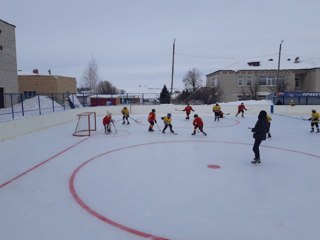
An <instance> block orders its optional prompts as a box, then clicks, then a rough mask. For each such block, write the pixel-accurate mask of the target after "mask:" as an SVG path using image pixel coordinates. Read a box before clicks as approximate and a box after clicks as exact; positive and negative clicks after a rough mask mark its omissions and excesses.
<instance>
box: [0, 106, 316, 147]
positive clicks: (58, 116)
mask: <svg viewBox="0 0 320 240" xmlns="http://www.w3.org/2000/svg"><path fill="white" fill-rule="evenodd" d="M122 107H123V105H122V106H108V107H90V108H78V109H72V110H69V111H64V112H56V113H52V114H48V115H42V116H35V117H29V118H24V119H17V120H12V121H8V122H3V123H0V132H1V135H0V141H3V140H6V139H9V138H14V137H16V136H20V135H23V134H27V133H32V132H34V131H38V130H41V129H44V128H48V127H52V126H55V125H59V124H63V123H66V122H70V121H74V123H75V124H76V120H77V114H78V113H80V112H96V113H97V117H102V116H104V115H105V114H106V113H107V111H108V112H111V113H112V114H113V115H114V116H117V115H120V114H121V113H120V111H121V109H122ZM127 107H128V108H129V111H130V113H131V114H132V115H136V114H145V115H146V121H147V115H148V113H149V112H150V111H151V110H152V108H154V109H156V114H157V117H158V118H160V117H161V116H162V115H165V114H167V113H172V114H184V113H183V112H182V111H177V110H182V109H183V108H184V107H185V106H184V105H171V104H168V105H166V104H162V105H155V106H152V105H128V106H127ZM192 107H193V108H194V109H195V111H196V113H197V114H199V115H200V116H201V115H203V114H212V107H213V105H195V106H192ZM221 107H222V110H223V112H224V113H230V114H231V115H230V116H232V115H233V114H234V115H235V114H236V112H237V105H235V104H234V105H229V104H226V105H224V104H221ZM273 107H274V113H276V114H280V115H288V116H290V115H291V116H294V115H298V116H299V115H300V116H301V115H309V114H311V109H316V110H317V111H319V110H320V109H319V108H320V107H319V106H318V105H317V106H311V105H298V106H294V107H291V106H285V105H280V106H277V105H274V106H273ZM247 108H248V109H249V111H247V112H246V114H247V115H248V114H250V115H257V114H258V113H259V112H260V111H261V110H265V111H267V112H270V109H271V107H270V105H247ZM317 108H318V109H317ZM118 117H119V116H118ZM97 125H98V126H99V122H97Z"/></svg>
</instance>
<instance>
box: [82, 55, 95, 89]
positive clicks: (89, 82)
mask: <svg viewBox="0 0 320 240" xmlns="http://www.w3.org/2000/svg"><path fill="white" fill-rule="evenodd" d="M82 78H83V82H84V84H85V87H88V88H90V90H91V91H93V90H95V89H96V87H97V83H98V81H99V76H98V65H97V63H96V60H95V59H94V58H93V57H92V58H91V60H90V62H89V63H88V67H87V69H86V70H85V71H84V73H83V77H82Z"/></svg>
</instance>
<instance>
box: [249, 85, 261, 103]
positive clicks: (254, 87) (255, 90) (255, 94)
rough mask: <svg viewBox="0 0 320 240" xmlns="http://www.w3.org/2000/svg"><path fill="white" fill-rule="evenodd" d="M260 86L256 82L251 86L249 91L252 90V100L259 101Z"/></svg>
mask: <svg viewBox="0 0 320 240" xmlns="http://www.w3.org/2000/svg"><path fill="white" fill-rule="evenodd" d="M259 88H260V85H259V83H257V82H254V83H252V84H251V86H250V88H249V90H250V93H251V94H250V95H251V99H253V100H257V99H258V91H259Z"/></svg>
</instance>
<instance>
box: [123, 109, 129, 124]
mask: <svg viewBox="0 0 320 240" xmlns="http://www.w3.org/2000/svg"><path fill="white" fill-rule="evenodd" d="M121 113H122V124H125V120H127V124H130V123H129V109H128V108H127V107H124V108H122V109H121Z"/></svg>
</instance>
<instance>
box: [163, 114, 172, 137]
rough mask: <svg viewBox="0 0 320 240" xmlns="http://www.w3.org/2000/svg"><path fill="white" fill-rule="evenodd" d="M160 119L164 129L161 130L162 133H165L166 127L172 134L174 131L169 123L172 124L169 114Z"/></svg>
mask: <svg viewBox="0 0 320 240" xmlns="http://www.w3.org/2000/svg"><path fill="white" fill-rule="evenodd" d="M161 119H162V120H163V123H164V128H163V130H162V133H166V129H167V127H169V128H170V132H171V133H174V131H173V129H172V124H171V122H172V118H171V113H168V114H167V116H165V117H162V118H161Z"/></svg>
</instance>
